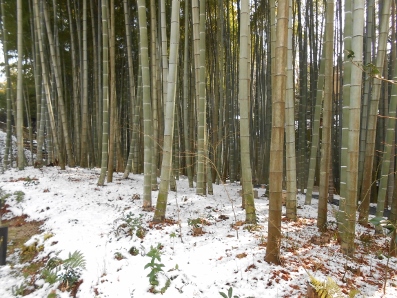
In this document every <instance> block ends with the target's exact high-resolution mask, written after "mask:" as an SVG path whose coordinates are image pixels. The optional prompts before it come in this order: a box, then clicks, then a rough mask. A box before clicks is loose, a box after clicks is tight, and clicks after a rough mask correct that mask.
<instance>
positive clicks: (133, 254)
mask: <svg viewBox="0 0 397 298" xmlns="http://www.w3.org/2000/svg"><path fill="white" fill-rule="evenodd" d="M128 252H129V253H130V255H132V256H137V255H138V254H139V249H138V248H136V247H135V246H132V247H131V248H130V250H129V251H128Z"/></svg>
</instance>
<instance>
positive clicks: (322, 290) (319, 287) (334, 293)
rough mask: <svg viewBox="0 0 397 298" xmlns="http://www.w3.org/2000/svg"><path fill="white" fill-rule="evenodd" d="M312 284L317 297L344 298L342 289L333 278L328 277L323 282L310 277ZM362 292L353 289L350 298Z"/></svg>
mask: <svg viewBox="0 0 397 298" xmlns="http://www.w3.org/2000/svg"><path fill="white" fill-rule="evenodd" d="M310 284H311V286H312V287H313V288H314V290H315V292H316V293H317V295H318V296H319V297H321V298H344V297H345V295H344V294H343V292H342V290H341V288H340V287H339V286H338V284H337V283H336V282H335V280H333V279H332V278H331V277H327V280H326V281H321V280H318V279H317V278H315V277H314V276H312V275H310ZM359 293H360V291H358V290H357V289H352V290H350V291H349V294H348V297H349V298H354V297H356V295H357V294H359Z"/></svg>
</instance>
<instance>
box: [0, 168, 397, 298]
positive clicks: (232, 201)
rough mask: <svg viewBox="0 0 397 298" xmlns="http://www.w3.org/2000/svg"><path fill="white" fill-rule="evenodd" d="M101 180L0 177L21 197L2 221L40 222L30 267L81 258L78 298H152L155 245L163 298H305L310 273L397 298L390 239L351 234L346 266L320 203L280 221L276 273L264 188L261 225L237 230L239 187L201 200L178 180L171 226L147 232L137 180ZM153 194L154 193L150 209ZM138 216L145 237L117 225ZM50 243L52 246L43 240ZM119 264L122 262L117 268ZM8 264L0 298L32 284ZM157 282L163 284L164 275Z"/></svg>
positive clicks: (46, 172) (43, 172) (85, 175)
mask: <svg viewBox="0 0 397 298" xmlns="http://www.w3.org/2000/svg"><path fill="white" fill-rule="evenodd" d="M99 171H100V170H99V169H81V168H67V169H66V170H64V171H61V170H60V169H59V168H57V167H44V168H42V169H35V168H32V167H27V168H26V169H25V170H23V171H18V170H16V169H12V170H8V171H6V172H5V173H4V174H2V175H1V176H0V188H1V190H2V191H3V192H5V193H9V194H14V193H15V192H16V191H23V192H24V193H25V195H24V198H23V199H22V200H17V196H16V195H11V196H10V197H9V198H8V199H7V200H6V204H7V205H8V206H7V208H8V210H9V212H7V213H6V214H5V215H4V216H3V220H6V219H9V218H10V217H15V216H20V215H23V214H26V215H27V216H28V220H34V221H41V220H43V221H44V224H43V225H42V227H41V229H42V231H41V234H37V235H34V236H33V237H32V239H31V240H30V241H28V243H27V245H30V244H31V243H32V242H33V241H36V242H37V243H39V244H40V245H43V249H42V250H41V251H40V252H39V253H38V255H37V256H36V258H35V260H36V261H38V260H41V259H46V258H47V259H48V257H55V256H56V254H58V257H59V258H61V259H66V258H67V257H68V255H69V253H73V252H75V251H80V252H81V253H82V254H83V255H84V257H85V260H86V269H85V270H83V271H82V275H81V279H82V280H83V282H82V284H81V285H80V287H79V290H78V293H77V297H81V298H89V297H121V298H123V297H135V298H142V297H144V298H145V297H152V296H154V295H155V294H153V293H150V292H149V289H150V284H149V279H148V277H147V275H148V274H149V272H150V269H149V268H147V269H144V267H145V265H146V264H147V263H149V262H150V260H151V259H150V257H148V256H146V254H147V253H148V252H149V251H150V249H151V247H157V246H158V244H161V246H160V251H161V261H160V262H158V261H156V262H158V263H162V264H164V267H163V269H164V273H165V274H166V276H167V277H168V278H170V281H171V284H170V286H169V288H168V289H167V290H166V292H165V293H164V294H163V295H162V297H170V298H171V297H172V298H175V297H189V298H190V297H201V298H204V297H208V298H210V297H211V298H214V297H221V295H220V294H219V292H224V293H227V290H228V289H229V288H230V287H232V288H233V295H237V296H238V297H240V298H242V297H256V298H259V297H306V293H307V284H306V283H307V281H308V280H309V274H310V275H313V276H314V277H316V278H318V279H321V280H326V278H327V277H331V278H333V279H334V280H335V281H336V282H337V283H338V285H339V286H340V287H341V288H342V289H343V290H344V291H345V293H347V291H348V290H350V289H352V288H354V287H356V288H357V289H358V290H359V291H360V292H361V295H359V296H358V297H397V276H396V270H397V259H396V258H390V259H387V258H386V257H384V256H385V255H387V252H385V251H384V250H385V249H387V243H388V238H385V237H380V236H374V237H369V238H370V239H372V241H373V242H371V246H370V247H367V246H365V245H364V242H363V241H360V240H359V238H360V235H374V229H373V228H363V227H359V226H357V240H356V244H357V249H356V258H355V259H354V260H352V259H347V258H345V257H343V255H342V254H341V251H340V245H339V244H338V243H337V240H336V232H335V231H336V230H335V228H336V226H335V219H334V210H333V207H332V206H329V210H330V211H329V223H330V224H329V232H328V235H329V237H328V240H326V241H325V243H322V242H321V241H322V240H321V239H323V238H321V237H318V236H320V233H319V232H318V230H317V228H316V220H315V218H316V212H317V201H316V200H313V205H312V206H305V205H304V197H301V196H300V197H299V200H298V205H299V207H298V216H299V220H298V221H297V222H290V221H287V220H286V219H285V218H284V217H283V222H282V234H283V239H282V243H281V249H282V253H281V254H282V265H281V266H275V265H270V264H268V263H267V262H265V261H264V256H265V252H266V241H267V224H268V223H267V219H268V211H269V210H268V203H269V201H268V199H267V198H266V197H265V189H257V190H258V193H259V198H258V199H256V200H255V204H256V212H257V216H258V225H255V226H254V225H243V224H242V223H241V221H244V218H245V214H244V210H242V209H241V207H240V206H241V198H240V197H239V195H238V193H237V192H238V190H239V189H240V188H241V187H240V186H239V185H238V184H234V183H233V184H226V185H214V195H207V196H206V197H203V196H198V195H196V194H195V189H190V188H188V182H187V179H186V178H185V177H182V178H181V179H180V180H179V181H177V186H178V190H177V192H170V194H169V196H168V205H167V219H168V221H167V224H164V225H153V224H152V223H151V220H152V217H153V212H145V211H143V210H142V208H141V206H142V194H143V175H132V174H131V175H130V177H129V179H122V174H121V173H115V175H114V179H113V182H111V183H107V184H106V185H105V186H103V187H99V186H97V181H98V177H99ZM35 179H37V180H35ZM157 194H158V192H153V205H154V206H155V203H156V198H157ZM18 201H19V202H18ZM141 214H142V227H143V228H145V230H146V235H145V237H144V238H143V239H140V238H138V237H137V236H136V235H132V236H129V235H125V234H123V233H122V227H123V226H121V227H120V225H121V224H122V223H123V220H121V219H124V220H125V219H127V215H130V216H133V218H134V219H139V216H140V215H141ZM234 214H235V215H234ZM283 214H285V207H283ZM196 218H201V219H203V221H205V222H206V223H207V224H208V225H204V226H203V229H204V234H202V235H198V236H194V235H192V227H191V226H189V224H188V221H189V219H196ZM172 220H173V221H172ZM178 221H179V222H180V226H179V225H178V224H177V223H178ZM49 234H53V237H51V238H49V239H46V240H44V238H45V237H44V235H49ZM175 236H176V237H175ZM318 239H320V240H319V241H320V242H318ZM360 239H364V237H362V236H361V238H360ZM366 239H368V237H367V238H366ZM132 246H134V247H135V248H137V249H138V250H139V253H138V254H137V255H136V256H133V255H131V254H130V253H129V250H130V249H131V247H132ZM116 256H118V257H120V256H123V257H124V258H122V259H120V260H118V259H119V258H116ZM387 261H388V265H387ZM7 262H8V263H7V265H5V266H2V267H0V297H4V298H6V297H13V295H12V288H13V287H14V289H15V287H17V286H20V285H21V284H22V283H23V282H24V281H26V280H34V279H32V278H26V279H25V278H24V277H23V276H22V274H21V273H20V272H21V271H22V268H23V266H27V264H24V265H21V264H18V255H17V254H13V255H12V256H9V257H8V259H7ZM386 265H387V266H386ZM387 268H389V269H388V271H387V281H386V290H385V292H386V294H385V295H384V294H383V289H382V286H383V283H384V280H385V276H386V274H385V272H386V269H387ZM159 279H160V280H161V281H162V282H163V281H164V276H163V275H160V278H159ZM34 284H35V288H37V289H36V290H35V291H34V292H32V293H30V294H28V295H27V296H25V297H47V295H48V294H49V293H51V292H52V291H53V292H54V291H55V292H56V294H57V295H58V296H57V297H70V293H69V292H62V291H61V290H60V289H58V286H59V282H57V283H55V284H53V285H50V284H49V283H47V282H45V281H44V280H43V278H42V276H41V274H37V275H36V277H35V282H34ZM158 295H160V294H158Z"/></svg>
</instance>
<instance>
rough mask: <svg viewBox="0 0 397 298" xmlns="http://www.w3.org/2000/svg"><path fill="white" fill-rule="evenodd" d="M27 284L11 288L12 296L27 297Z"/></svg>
mask: <svg viewBox="0 0 397 298" xmlns="http://www.w3.org/2000/svg"><path fill="white" fill-rule="evenodd" d="M27 287H28V285H27V283H26V281H23V282H22V283H21V284H20V285H19V286H13V287H12V288H11V292H12V295H14V296H23V295H25V291H26V290H27Z"/></svg>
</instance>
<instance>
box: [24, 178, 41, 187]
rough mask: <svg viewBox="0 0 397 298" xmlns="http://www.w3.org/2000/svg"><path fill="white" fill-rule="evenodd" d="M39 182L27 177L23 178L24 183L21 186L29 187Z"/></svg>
mask: <svg viewBox="0 0 397 298" xmlns="http://www.w3.org/2000/svg"><path fill="white" fill-rule="evenodd" d="M39 183H40V182H39V181H38V180H37V178H30V177H29V176H27V177H26V178H25V182H24V183H23V185H25V186H31V185H38V184H39Z"/></svg>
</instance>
